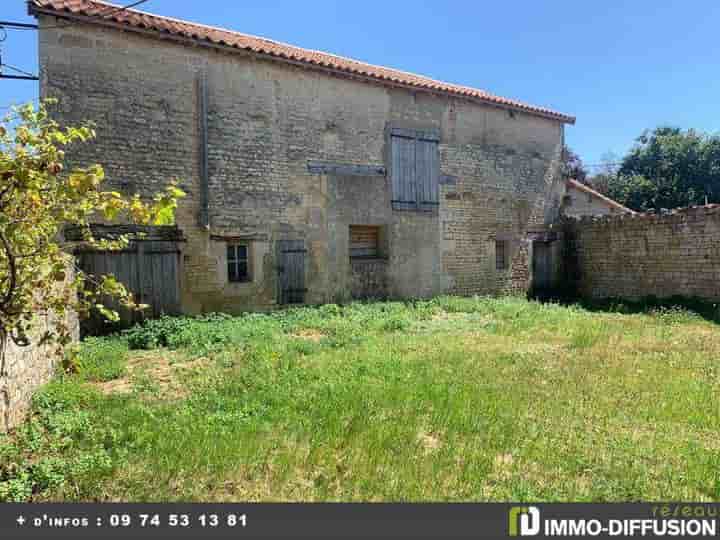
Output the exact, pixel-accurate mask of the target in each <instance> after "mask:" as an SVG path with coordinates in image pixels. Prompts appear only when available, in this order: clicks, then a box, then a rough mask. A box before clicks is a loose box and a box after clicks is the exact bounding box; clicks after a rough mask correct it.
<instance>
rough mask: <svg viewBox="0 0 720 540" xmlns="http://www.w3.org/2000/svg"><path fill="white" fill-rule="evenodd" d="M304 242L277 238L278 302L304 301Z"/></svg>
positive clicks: (300, 302) (296, 302) (305, 290)
mask: <svg viewBox="0 0 720 540" xmlns="http://www.w3.org/2000/svg"><path fill="white" fill-rule="evenodd" d="M305 253H307V250H306V249H305V242H304V241H303V240H279V241H278V242H277V261H278V267H277V270H278V303H279V304H283V305H285V304H303V303H305V293H306V292H307V289H306V288H305Z"/></svg>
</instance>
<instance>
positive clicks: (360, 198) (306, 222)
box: [40, 17, 564, 313]
mask: <svg viewBox="0 0 720 540" xmlns="http://www.w3.org/2000/svg"><path fill="white" fill-rule="evenodd" d="M40 25H41V30H40V73H41V93H42V95H43V96H52V97H56V98H58V99H59V101H60V105H59V109H60V110H59V111H58V113H57V116H58V118H59V120H61V121H62V122H78V121H81V120H92V121H95V122H96V123H97V133H98V137H97V140H96V141H94V142H93V143H91V144H88V145H86V146H83V147H82V148H79V149H78V150H76V151H75V152H74V153H73V154H72V156H71V157H72V159H73V160H74V161H75V162H77V163H88V162H95V161H96V162H100V163H101V164H103V165H104V166H105V168H106V172H107V177H108V179H109V181H110V184H111V186H113V187H115V188H117V189H120V190H122V191H125V192H129V193H132V192H139V193H143V194H148V193H151V192H152V191H153V190H157V189H160V188H161V187H162V185H163V184H164V183H165V182H167V181H168V180H169V179H171V178H179V179H181V186H182V188H183V189H184V190H185V191H186V192H187V193H188V197H187V198H185V199H183V200H182V201H181V203H180V207H179V209H178V216H177V219H178V225H179V226H180V228H181V229H182V230H183V232H184V234H185V236H186V237H187V240H188V241H187V243H186V244H185V246H184V247H183V255H182V268H181V273H182V304H183V309H184V311H186V312H189V313H197V312H205V311H213V310H222V311H228V312H236V311H243V310H247V309H267V308H272V307H273V306H274V305H275V304H276V297H277V290H278V287H277V270H276V269H277V266H278V265H277V264H276V261H275V252H276V250H275V248H274V246H275V243H276V241H277V240H280V239H302V240H304V242H305V246H306V248H307V250H308V252H307V258H308V264H307V265H306V268H307V274H306V287H307V295H306V301H307V302H311V303H321V302H328V301H336V300H337V299H342V298H347V297H349V296H350V280H351V279H352V274H351V267H350V261H349V254H348V246H347V243H348V230H347V228H348V226H349V225H353V224H357V225H377V226H382V227H383V228H384V230H387V231H388V238H387V245H388V253H387V259H388V264H387V288H388V294H389V295H391V296H394V297H426V296H432V295H436V294H441V293H455V294H476V293H480V294H495V293H500V292H503V291H513V292H518V293H521V292H524V291H525V290H527V288H528V286H529V283H530V275H529V265H528V257H530V252H531V247H530V245H529V243H528V241H527V232H528V231H529V230H533V229H536V228H542V227H544V226H545V225H547V224H548V223H550V222H552V221H553V220H554V219H555V217H556V215H557V213H558V209H559V207H560V203H561V198H562V194H563V192H564V186H563V185H562V184H563V183H562V181H561V180H560V179H559V174H558V171H559V161H558V158H559V155H560V149H561V147H562V140H563V128H564V126H563V124H562V123H560V122H559V121H555V120H550V119H547V118H544V117H539V116H534V115H531V114H526V113H522V112H514V111H512V112H511V111H508V110H505V109H502V108H497V107H492V106H487V105H484V104H479V103H474V102H470V101H467V100H463V99H459V98H457V99H455V98H449V97H445V96H438V95H434V94H431V93H426V92H413V91H410V90H405V89H397V88H388V87H386V86H381V85H379V84H372V83H368V82H363V81H356V80H351V79H348V78H339V77H335V76H332V75H330V74H327V73H321V72H317V71H312V70H310V69H306V68H301V67H297V66H292V65H289V64H285V63H282V62H271V61H268V60H264V59H258V58H256V57H254V56H252V55H251V54H249V53H248V54H245V53H243V52H241V51H237V52H225V51H220V50H214V49H209V48H203V47H190V46H185V45H182V44H178V43H175V42H170V41H164V40H161V39H159V38H156V37H149V36H144V35H139V34H136V33H133V32H120V31H117V30H113V29H109V28H100V27H98V26H91V25H83V24H80V23H74V24H72V25H68V26H67V27H60V28H58V26H57V24H56V22H55V21H54V20H53V19H50V18H46V17H41V18H40ZM42 26H51V27H53V28H49V29H42ZM199 78H202V79H204V80H206V81H207V109H208V115H207V154H208V172H209V181H208V193H209V203H208V206H209V208H208V209H209V221H210V223H209V226H208V227H205V226H202V225H201V224H199V220H198V216H199V215H200V213H201V210H202V209H203V202H202V201H203V197H202V193H203V188H202V184H201V180H200V178H201V175H200V171H201V168H200V165H199V163H200V150H199V149H200V140H201V137H200V135H199V134H200V133H201V132H200V128H199V125H200V122H199V120H200V116H199V114H200V113H199V111H200V110H201V109H202V108H201V107H200V106H199V102H200V93H199V92H200V90H199V88H201V86H199V84H198V80H199ZM391 126H392V127H405V128H413V129H415V128H417V129H435V130H439V132H440V168H441V173H442V175H443V182H442V185H441V188H440V205H439V207H438V209H437V210H435V211H433V212H424V213H423V212H408V211H392V209H391V207H390V202H389V200H390V193H389V191H390V188H389V178H387V176H386V175H385V173H384V172H377V173H372V172H371V173H368V172H366V173H365V174H336V173H327V174H323V173H318V172H317V171H313V170H311V169H310V168H309V167H308V163H309V162H310V161H323V162H335V163H344V164H356V165H367V166H369V167H368V169H369V170H376V171H382V170H383V169H384V167H385V166H386V156H387V155H388V149H387V146H388V142H387V141H388V138H387V133H388V128H389V127H391ZM498 234H501V235H506V236H510V237H512V239H513V242H512V249H513V252H512V254H511V261H512V266H511V268H509V269H508V270H505V271H501V272H499V271H497V270H496V268H495V253H494V250H495V237H496V235H498ZM228 241H241V242H246V243H247V244H248V246H249V251H250V253H251V257H252V260H251V261H250V265H251V266H252V272H251V276H252V279H251V281H250V282H247V283H230V282H228V280H227V271H226V260H225V253H226V249H225V247H226V242H228Z"/></svg>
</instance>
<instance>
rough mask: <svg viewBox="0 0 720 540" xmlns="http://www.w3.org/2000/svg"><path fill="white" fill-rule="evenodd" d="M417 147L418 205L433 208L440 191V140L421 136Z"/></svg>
mask: <svg viewBox="0 0 720 540" xmlns="http://www.w3.org/2000/svg"><path fill="white" fill-rule="evenodd" d="M415 148H416V150H415V153H416V159H415V170H416V175H417V185H418V195H417V198H418V205H419V207H420V210H433V209H434V208H435V207H436V206H437V205H438V192H439V191H440V190H439V187H438V179H439V178H440V159H439V156H438V141H437V140H428V139H425V138H419V139H417V141H416V145H415Z"/></svg>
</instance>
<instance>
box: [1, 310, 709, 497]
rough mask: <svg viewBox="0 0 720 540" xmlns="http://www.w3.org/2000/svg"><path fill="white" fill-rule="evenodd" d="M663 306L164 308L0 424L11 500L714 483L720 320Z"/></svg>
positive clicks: (550, 491)
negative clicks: (194, 313) (187, 311)
mask: <svg viewBox="0 0 720 540" xmlns="http://www.w3.org/2000/svg"><path fill="white" fill-rule="evenodd" d="M606 307H607V306H606ZM595 308H596V306H594V307H593V309H595ZM651 308H652V309H649V310H648V309H646V310H645V311H644V312H642V311H641V310H636V311H637V312H633V311H635V310H631V309H627V308H626V307H622V308H617V307H616V309H615V310H614V311H612V310H611V311H605V312H600V311H589V310H588V309H585V308H583V307H580V306H565V307H563V306H559V305H554V304H540V303H536V302H527V301H524V300H520V299H514V298H500V299H492V298H454V297H444V298H438V299H435V300H432V301H417V302H407V303H401V302H385V303H375V304H352V305H349V306H337V305H328V306H322V307H319V308H298V309H292V310H288V311H284V312H278V313H270V314H248V315H244V316H240V317H229V316H225V315H212V316H207V317H204V318H175V319H172V318H165V319H160V320H158V321H152V322H149V323H147V324H145V325H144V326H142V327H136V328H134V329H132V330H131V331H129V332H127V333H126V334H124V335H122V336H116V337H112V338H104V339H93V340H88V341H86V342H85V344H84V346H83V349H82V351H81V362H80V373H78V374H76V375H72V376H70V375H64V376H61V377H59V378H58V379H57V380H56V381H54V382H53V383H51V384H50V385H48V386H47V387H46V388H45V389H43V390H42V391H41V392H40V393H39V394H38V395H37V396H36V399H35V405H34V411H35V413H34V416H33V418H32V419H31V420H30V421H29V422H28V423H26V424H25V425H24V426H23V427H22V428H21V429H20V430H18V431H17V433H15V434H13V436H12V437H6V438H5V439H1V440H0V499H2V500H34V501H45V500H72V501H75V500H82V501H87V500H101V501H106V500H132V501H176V500H197V501H201V500H202V501H223V500H263V501H269V500H317V501H321V500H356V501H360V500H363V501H365V500H382V501H390V500H391V501H405V500H432V501H445V500H454V501H462V500H518V499H532V500H548V501H557V500H580V501H590V500H637V499H655V500H668V499H683V500H717V499H719V498H720V443H719V442H718V441H720V438H719V437H718V434H719V433H718V428H719V427H720V400H719V399H718V385H719V384H720V383H719V380H718V376H719V375H720V368H718V366H717V358H718V357H720V354H719V353H720V333H718V331H717V326H716V325H715V324H714V323H713V322H711V321H709V320H706V319H707V317H705V318H703V317H700V316H698V315H696V314H695V313H694V312H691V311H688V310H685V309H681V308H674V309H667V308H661V306H651ZM618 311H626V312H627V313H623V312H618ZM148 478H152V479H153V480H152V481H148Z"/></svg>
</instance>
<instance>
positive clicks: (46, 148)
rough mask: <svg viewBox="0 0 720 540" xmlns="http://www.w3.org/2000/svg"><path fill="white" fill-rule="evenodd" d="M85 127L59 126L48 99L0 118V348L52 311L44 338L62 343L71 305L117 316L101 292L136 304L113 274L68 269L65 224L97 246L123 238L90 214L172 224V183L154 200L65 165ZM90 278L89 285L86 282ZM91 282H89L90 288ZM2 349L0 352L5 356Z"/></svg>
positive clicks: (22, 340)
mask: <svg viewBox="0 0 720 540" xmlns="http://www.w3.org/2000/svg"><path fill="white" fill-rule="evenodd" d="M94 135H95V133H94V131H93V129H92V127H91V126H90V125H82V126H79V127H67V128H62V127H60V126H59V125H58V124H57V122H55V121H54V120H52V119H51V117H50V115H49V114H48V110H47V107H46V104H41V105H40V106H39V107H37V108H36V107H34V106H33V105H31V104H30V105H25V106H23V107H20V108H18V109H15V110H13V111H12V112H11V113H9V114H8V115H7V116H6V117H4V118H3V119H2V122H1V123H0V347H2V350H4V346H5V343H6V340H7V339H9V338H11V339H13V340H14V341H15V342H16V343H18V344H21V345H25V344H28V343H29V342H30V338H29V334H30V329H31V327H32V326H33V323H34V318H35V317H36V316H37V315H38V314H42V313H46V312H52V313H54V315H55V316H56V319H57V321H58V324H57V327H56V328H55V330H54V331H53V332H51V333H49V334H47V335H45V336H42V338H41V339H43V340H51V341H54V342H55V343H57V344H58V348H59V349H61V348H62V346H63V345H65V344H67V342H68V340H69V336H70V332H69V329H68V328H67V327H65V325H64V322H63V321H64V320H65V316H66V314H67V312H68V310H76V311H78V312H79V313H80V314H81V315H87V314H88V313H89V312H90V311H91V310H92V309H97V310H99V311H100V312H101V313H102V314H103V315H104V316H106V317H108V318H110V319H116V318H117V313H115V312H114V311H112V310H110V309H107V308H106V307H105V306H104V305H103V304H102V302H101V301H100V298H102V297H103V296H104V295H110V296H113V297H116V298H118V299H119V300H120V301H121V303H122V304H124V305H126V306H129V307H136V308H137V307H141V306H138V305H137V304H135V303H134V302H133V298H132V295H131V294H129V293H128V291H127V290H126V289H125V288H124V287H123V286H122V284H120V283H119V282H118V281H117V280H115V278H114V277H113V276H88V275H85V274H84V273H83V272H82V271H80V270H79V269H77V268H76V269H75V271H74V272H68V268H72V265H73V259H72V257H71V256H70V255H69V254H68V252H67V249H66V248H67V247H68V246H66V245H65V244H64V242H63V239H62V229H63V228H64V227H65V226H66V225H67V224H74V225H77V226H79V227H80V229H81V230H82V232H83V238H84V242H85V243H86V244H87V245H89V246H91V247H94V248H97V249H107V250H113V249H120V248H122V247H123V246H124V245H126V244H127V241H128V238H126V237H123V238H120V239H118V240H113V241H109V240H100V239H96V238H94V237H93V235H92V231H91V228H90V220H91V219H97V218H98V217H100V218H104V219H106V220H122V221H129V222H132V223H139V224H169V223H172V221H173V220H174V210H175V208H176V206H177V199H178V198H179V197H182V196H183V195H184V193H183V192H182V191H181V190H180V189H179V188H177V187H176V184H175V183H174V182H171V183H170V184H169V185H168V187H167V188H166V190H165V191H164V192H161V193H159V194H157V195H156V196H155V197H154V198H153V199H152V200H151V201H143V200H142V199H141V198H140V197H139V196H132V197H124V196H123V195H121V194H120V193H117V192H114V191H104V190H103V189H102V185H103V181H104V178H105V176H104V172H103V169H102V167H101V166H100V165H92V166H90V167H87V168H75V169H73V170H71V171H68V172H66V171H65V169H64V164H63V163H64V160H65V150H64V149H65V148H66V147H67V146H69V145H71V144H76V143H82V142H86V141H89V140H90V139H92V138H93V137H94ZM88 282H90V283H88ZM88 285H91V286H88ZM2 350H0V354H2Z"/></svg>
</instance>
